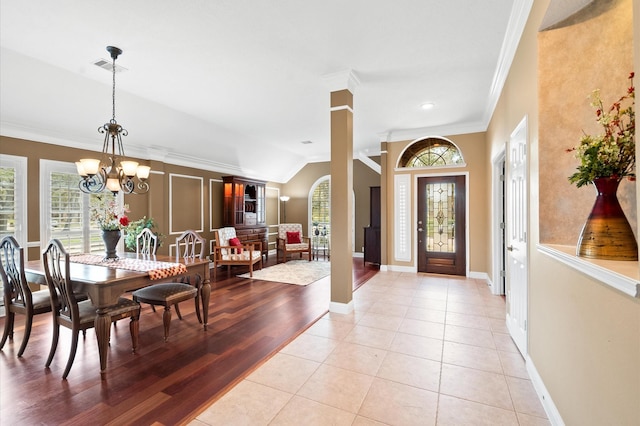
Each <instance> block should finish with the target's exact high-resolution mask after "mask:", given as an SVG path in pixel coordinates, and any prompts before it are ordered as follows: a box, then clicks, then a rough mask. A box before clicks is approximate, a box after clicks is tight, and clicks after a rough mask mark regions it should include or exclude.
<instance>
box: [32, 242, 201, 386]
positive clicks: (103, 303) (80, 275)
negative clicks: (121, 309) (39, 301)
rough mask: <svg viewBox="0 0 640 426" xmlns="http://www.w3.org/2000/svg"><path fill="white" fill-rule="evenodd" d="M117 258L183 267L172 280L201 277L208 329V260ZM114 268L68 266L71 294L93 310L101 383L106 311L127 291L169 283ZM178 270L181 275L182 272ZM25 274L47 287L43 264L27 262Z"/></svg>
mask: <svg viewBox="0 0 640 426" xmlns="http://www.w3.org/2000/svg"><path fill="white" fill-rule="evenodd" d="M118 256H119V257H120V258H121V259H133V260H141V261H144V262H140V263H145V264H150V265H151V266H153V264H154V263H153V262H157V264H158V265H159V266H162V267H166V266H167V263H174V264H175V263H181V264H183V265H184V266H185V267H186V273H181V274H180V275H176V276H175V277H172V278H179V276H184V275H195V274H199V275H201V277H202V287H201V293H200V300H201V301H202V321H203V323H204V329H205V330H206V329H207V323H208V317H209V298H210V295H211V284H210V280H209V263H210V260H209V258H205V259H197V258H196V259H184V258H176V257H170V256H162V255H153V256H138V255H136V254H135V253H119V254H118ZM132 263H133V262H132ZM115 265H117V263H112V264H110V263H109V261H105V262H98V263H97V264H87V263H77V262H74V256H71V262H70V273H71V281H72V283H73V288H74V291H75V292H79V293H85V294H87V295H88V296H89V299H90V300H91V303H92V304H93V305H94V306H95V307H96V318H95V330H96V338H97V340H98V351H99V353H100V376H101V378H102V379H104V378H105V374H106V367H107V349H108V347H109V339H110V332H111V320H110V317H109V315H108V310H107V309H106V308H108V307H109V306H112V305H115V304H116V303H117V302H118V299H119V298H120V296H122V294H124V293H125V292H127V291H132V290H137V289H139V288H143V287H148V286H150V285H153V284H156V283H159V282H166V280H170V279H171V278H165V279H163V280H158V279H157V275H158V274H157V273H156V274H152V273H150V272H147V271H140V270H131V269H124V268H121V267H115ZM176 269H178V268H176ZM180 269H182V271H184V268H180ZM25 274H26V277H27V281H29V282H32V283H37V284H41V285H46V284H47V283H46V277H45V272H44V265H43V263H42V260H32V261H29V262H27V263H26V264H25ZM169 274H171V273H169ZM165 275H166V274H165ZM152 278H155V279H152Z"/></svg>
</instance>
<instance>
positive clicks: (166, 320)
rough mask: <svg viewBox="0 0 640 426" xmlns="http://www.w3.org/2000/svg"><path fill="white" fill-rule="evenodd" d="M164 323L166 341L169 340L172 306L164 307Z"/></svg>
mask: <svg viewBox="0 0 640 426" xmlns="http://www.w3.org/2000/svg"><path fill="white" fill-rule="evenodd" d="M162 323H163V325H164V341H165V343H166V342H167V339H168V338H169V327H171V306H165V307H164V313H163V314H162Z"/></svg>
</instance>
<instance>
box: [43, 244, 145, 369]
mask: <svg viewBox="0 0 640 426" xmlns="http://www.w3.org/2000/svg"><path fill="white" fill-rule="evenodd" d="M42 260H43V263H44V272H45V277H46V280H47V285H48V286H49V299H50V304H51V309H52V311H53V337H52V340H51V349H50V350H49V357H48V358H47V362H46V364H45V366H46V367H47V368H48V367H49V366H50V365H51V361H53V356H54V355H55V353H56V348H57V347H58V338H59V336H60V326H61V325H62V326H63V327H66V328H69V329H70V330H71V333H72V334H71V351H70V353H69V359H68V361H67V366H66V367H65V370H64V373H63V374H62V378H63V379H66V378H67V376H68V375H69V371H70V370H71V366H72V365H73V360H74V358H75V356H76V350H77V347H78V334H79V332H80V330H83V331H84V330H86V329H89V328H92V327H93V326H94V324H95V318H96V308H95V306H93V305H92V304H91V301H90V300H83V301H78V299H77V297H76V295H75V294H74V292H73V286H72V282H71V279H70V277H71V274H70V265H69V254H68V253H67V252H66V251H65V249H64V247H63V246H62V243H61V242H60V241H59V240H56V239H54V240H51V241H50V242H49V244H48V246H47V248H46V250H45V251H44V253H42ZM101 311H102V312H106V313H107V314H108V315H109V317H110V319H111V321H112V322H115V321H118V320H120V319H123V318H127V317H129V318H131V322H130V324H129V329H130V332H131V342H132V346H133V352H135V351H136V348H137V347H138V330H139V323H138V319H139V318H140V305H138V303H136V302H134V301H132V300H130V299H125V298H123V297H121V298H120V299H119V300H118V303H117V304H116V305H113V306H110V307H108V308H105V309H102V310H101Z"/></svg>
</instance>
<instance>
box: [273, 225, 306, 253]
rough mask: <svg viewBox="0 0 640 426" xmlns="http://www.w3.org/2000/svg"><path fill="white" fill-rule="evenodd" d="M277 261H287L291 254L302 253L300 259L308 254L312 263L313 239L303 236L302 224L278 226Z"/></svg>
mask: <svg viewBox="0 0 640 426" xmlns="http://www.w3.org/2000/svg"><path fill="white" fill-rule="evenodd" d="M276 247H277V250H276V261H277V262H278V263H279V262H280V259H282V261H283V262H286V261H287V255H289V253H300V257H301V258H302V255H303V254H305V253H306V255H307V258H308V259H309V261H311V259H312V257H311V239H310V238H309V237H304V236H303V235H302V224H300V223H281V224H280V225H278V237H277V246H276Z"/></svg>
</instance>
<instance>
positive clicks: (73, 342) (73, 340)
mask: <svg viewBox="0 0 640 426" xmlns="http://www.w3.org/2000/svg"><path fill="white" fill-rule="evenodd" d="M78 334H80V330H72V334H71V352H70V353H69V360H68V361H67V367H66V368H65V369H64V373H63V374H62V378H63V379H66V378H67V376H68V375H69V371H71V366H72V365H73V360H74V359H75V358H76V350H78Z"/></svg>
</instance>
